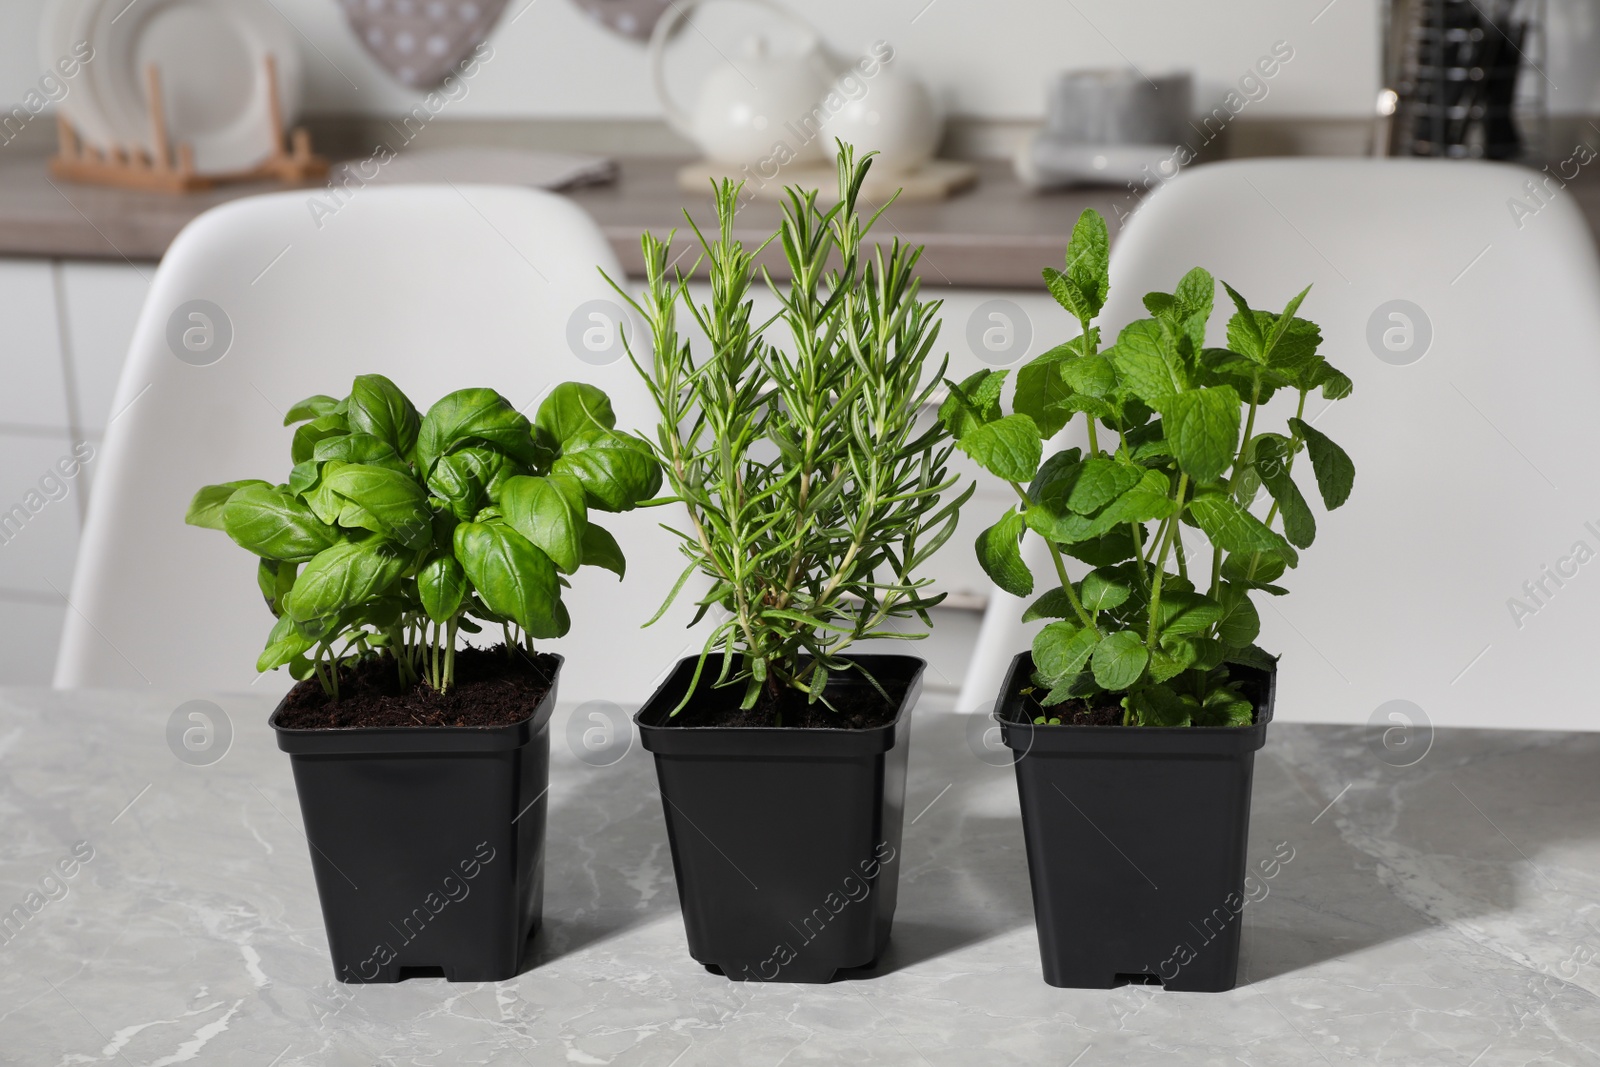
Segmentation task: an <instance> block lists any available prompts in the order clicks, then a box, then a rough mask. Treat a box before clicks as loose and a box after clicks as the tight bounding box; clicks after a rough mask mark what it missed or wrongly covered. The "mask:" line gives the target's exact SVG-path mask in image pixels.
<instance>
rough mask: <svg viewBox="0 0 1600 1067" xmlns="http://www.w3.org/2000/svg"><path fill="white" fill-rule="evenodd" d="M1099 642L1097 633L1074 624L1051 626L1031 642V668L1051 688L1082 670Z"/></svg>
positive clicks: (1068, 679) (1060, 623) (1091, 628)
mask: <svg viewBox="0 0 1600 1067" xmlns="http://www.w3.org/2000/svg"><path fill="white" fill-rule="evenodd" d="M1099 641H1100V631H1098V630H1096V629H1094V628H1093V627H1080V626H1079V625H1078V624H1077V623H1075V622H1065V621H1063V622H1053V623H1051V624H1050V625H1048V626H1046V627H1045V628H1044V629H1042V630H1040V631H1039V632H1038V633H1037V634H1036V635H1034V638H1033V665H1034V667H1036V668H1038V672H1039V674H1040V676H1042V677H1043V678H1044V679H1046V681H1047V682H1049V684H1050V686H1051V688H1055V687H1056V686H1058V685H1060V684H1062V683H1064V682H1068V681H1070V680H1071V679H1072V678H1073V677H1075V676H1076V675H1077V673H1078V672H1079V671H1081V670H1083V665H1084V664H1085V663H1088V662H1089V657H1090V655H1092V654H1093V653H1094V646H1095V645H1096V644H1098V643H1099Z"/></svg>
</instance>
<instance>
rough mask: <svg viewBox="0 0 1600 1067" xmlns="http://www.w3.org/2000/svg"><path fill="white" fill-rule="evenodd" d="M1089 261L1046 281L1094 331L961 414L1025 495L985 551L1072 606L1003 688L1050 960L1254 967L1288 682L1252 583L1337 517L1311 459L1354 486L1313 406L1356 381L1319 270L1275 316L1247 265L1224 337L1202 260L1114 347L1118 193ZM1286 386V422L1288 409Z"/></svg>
mask: <svg viewBox="0 0 1600 1067" xmlns="http://www.w3.org/2000/svg"><path fill="white" fill-rule="evenodd" d="M1066 259H1067V266H1066V269H1065V270H1064V271H1057V270H1053V269H1047V270H1046V271H1045V272H1044V273H1045V279H1046V282H1047V283H1048V285H1049V288H1050V291H1051V292H1052V293H1053V294H1054V295H1055V297H1056V299H1057V300H1058V301H1060V303H1061V304H1062V305H1063V306H1064V307H1065V308H1066V309H1067V310H1068V311H1069V312H1071V313H1072V315H1073V316H1074V317H1075V318H1076V319H1077V320H1078V321H1079V324H1080V326H1081V328H1082V332H1081V334H1080V335H1079V336H1078V337H1077V338H1075V339H1073V340H1071V341H1068V342H1066V343H1065V344H1062V345H1060V346H1058V347H1056V348H1053V349H1051V350H1049V351H1047V352H1045V353H1044V354H1043V355H1041V356H1039V357H1038V358H1036V359H1034V360H1033V361H1032V362H1030V363H1028V364H1027V365H1025V366H1023V367H1022V368H1021V369H1020V370H1019V371H1018V373H1017V379H1016V385H1015V390H1014V393H1013V399H1012V405H1011V407H1012V410H1011V411H1010V412H1009V413H1008V412H1006V411H1005V410H1004V408H1003V406H1002V404H1001V390H1002V385H1003V382H1004V378H1005V372H1004V371H982V372H980V373H978V374H975V375H973V376H972V377H970V378H968V379H967V380H966V381H964V382H961V383H960V384H955V383H951V384H950V397H949V399H948V400H947V401H946V402H945V404H944V405H943V407H942V409H941V412H940V414H941V417H942V418H943V419H944V420H945V422H946V425H947V426H948V427H949V428H950V430H951V432H952V433H953V434H954V435H955V436H956V438H957V440H958V442H959V447H960V448H961V449H962V450H963V451H965V452H966V453H967V454H968V455H970V456H971V457H972V458H973V459H974V460H976V461H977V462H978V463H979V464H980V465H981V466H983V467H984V468H985V469H986V470H987V471H988V472H989V473H991V474H993V475H995V476H996V477H999V478H1001V479H1002V480H1004V481H1005V482H1007V483H1009V484H1010V485H1011V487H1012V489H1013V490H1014V491H1015V492H1016V496H1017V500H1018V502H1017V504H1016V505H1015V506H1014V507H1012V508H1010V509H1009V510H1008V511H1007V512H1006V514H1005V515H1003V516H1001V517H1000V519H999V521H998V522H996V523H995V524H994V525H993V526H991V527H990V528H988V529H987V530H985V531H984V532H983V533H982V534H981V535H980V536H979V537H978V541H977V553H978V558H979V560H980V562H981V563H982V565H983V567H984V569H985V571H987V572H988V574H989V576H990V577H991V578H993V579H994V581H995V583H996V584H997V585H999V586H1000V587H1001V588H1002V589H1004V590H1006V591H1007V592H1009V593H1012V594H1013V595H1016V596H1019V597H1026V596H1030V595H1034V594H1036V593H1037V594H1038V596H1037V599H1035V600H1034V601H1033V602H1032V603H1031V604H1030V606H1029V607H1028V608H1027V610H1026V612H1025V613H1024V615H1023V618H1024V619H1025V620H1034V619H1049V620H1051V621H1050V622H1049V623H1048V624H1047V625H1046V626H1044V627H1043V629H1041V630H1040V631H1039V633H1038V635H1037V636H1036V637H1035V639H1034V641H1033V648H1032V649H1031V651H1027V652H1023V653H1021V654H1019V655H1018V656H1017V657H1016V659H1015V661H1014V662H1013V664H1012V668H1011V672H1010V675H1009V677H1008V678H1007V679H1006V682H1005V684H1004V686H1003V688H1002V691H1001V693H1000V694H999V699H998V701H997V704H996V711H995V716H996V718H998V719H999V721H1000V723H1001V724H1002V732H1003V734H1004V736H1005V739H1006V743H1007V744H1008V745H1009V746H1010V747H1011V748H1012V749H1013V750H1014V751H1015V752H1016V753H1017V757H1016V762H1015V767H1016V773H1017V787H1018V791H1019V794H1020V797H1021V804H1022V819H1023V829H1024V836H1025V839H1026V841H1027V848H1028V865H1029V871H1030V876H1031V879H1032V883H1033V898H1034V912H1035V916H1036V919H1037V922H1038V928H1039V944H1040V950H1041V953H1042V956H1043V961H1044V976H1045V980H1046V981H1047V982H1049V983H1050V984H1051V985H1059V986H1081V987H1109V986H1111V985H1114V984H1116V983H1117V982H1118V981H1120V980H1124V979H1126V978H1129V977H1136V976H1151V977H1153V978H1154V979H1156V980H1159V981H1160V982H1161V983H1162V984H1164V985H1165V986H1167V987H1168V988H1172V989H1187V990H1224V989H1231V988H1232V987H1233V985H1234V982H1235V980H1236V973H1237V969H1238V958H1239V931H1240V923H1239V921H1238V916H1239V912H1240V910H1241V909H1242V907H1243V905H1244V897H1243V888H1244V887H1243V882H1244V875H1245V846H1246V834H1247V831H1248V828H1249V818H1250V782H1251V770H1252V767H1253V763H1254V755H1255V751H1256V750H1257V749H1259V748H1260V747H1261V746H1262V744H1263V743H1264V741H1265V738H1266V728H1267V723H1268V722H1269V721H1270V720H1271V718H1272V707H1273V697H1274V683H1275V679H1276V660H1275V659H1274V658H1273V657H1272V656H1269V655H1268V654H1267V653H1265V652H1263V651H1262V650H1261V649H1260V648H1259V647H1257V646H1256V644H1255V640H1256V637H1257V634H1258V632H1259V630H1260V626H1261V623H1260V617H1259V615H1258V614H1257V611H1256V607H1255V604H1254V603H1253V602H1252V598H1253V597H1256V596H1258V595H1261V594H1265V595H1269V596H1282V595H1283V594H1284V593H1285V592H1287V590H1285V589H1284V588H1283V587H1282V586H1281V585H1280V584H1279V582H1280V580H1281V579H1282V577H1283V575H1284V574H1285V573H1286V571H1287V570H1288V569H1289V568H1292V567H1294V566H1296V565H1297V563H1298V561H1299V550H1300V549H1304V548H1307V547H1309V546H1310V544H1311V542H1312V539H1313V537H1314V536H1315V535H1316V518H1315V516H1314V515H1313V513H1312V510H1311V507H1310V505H1309V504H1308V503H1307V501H1306V498H1305V495H1304V494H1303V492H1302V491H1301V489H1300V487H1299V485H1298V484H1297V482H1296V481H1295V479H1294V477H1293V475H1294V474H1295V472H1296V471H1295V461H1296V459H1297V458H1298V457H1299V456H1300V455H1301V454H1302V453H1305V454H1306V456H1307V458H1308V459H1309V461H1310V465H1311V471H1312V474H1313V475H1314V476H1315V481H1316V486H1317V490H1318V492H1319V493H1320V495H1321V498H1322V502H1323V504H1324V505H1325V506H1326V507H1327V508H1328V509H1330V510H1331V509H1333V508H1337V507H1338V506H1340V505H1341V504H1343V503H1344V502H1345V499H1346V498H1347V497H1348V496H1349V495H1350V490H1351V485H1352V482H1353V480H1354V477H1355V469H1354V466H1353V465H1352V464H1351V462H1350V459H1349V457H1348V456H1347V455H1346V454H1345V453H1344V451H1343V450H1342V449H1340V448H1339V446H1338V445H1336V444H1334V443H1333V442H1332V441H1331V440H1329V439H1328V437H1327V436H1325V435H1324V434H1323V433H1322V432H1321V431H1319V430H1317V429H1316V428H1315V427H1313V426H1312V425H1311V424H1310V422H1308V421H1307V420H1306V400H1307V398H1308V397H1309V396H1310V394H1311V393H1312V392H1313V391H1315V390H1320V391H1321V393H1322V395H1323V397H1324V398H1326V399H1328V400H1336V399H1339V398H1342V397H1344V396H1347V395H1349V393H1350V391H1351V383H1350V379H1349V378H1347V377H1346V376H1345V375H1344V374H1342V373H1340V372H1339V371H1337V370H1335V369H1334V368H1333V367H1332V366H1331V365H1330V364H1329V363H1328V361H1327V360H1326V359H1324V358H1323V357H1322V356H1321V355H1320V354H1318V352H1317V348H1318V346H1319V345H1320V343H1321V333H1320V331H1319V330H1318V328H1317V327H1316V325H1315V324H1313V323H1311V322H1309V321H1307V320H1305V319H1302V318H1298V317H1296V315H1295V312H1296V311H1297V310H1298V309H1299V307H1300V303H1301V301H1302V300H1303V299H1304V298H1305V295H1306V293H1305V292H1301V293H1300V294H1299V295H1298V296H1296V297H1295V298H1294V299H1292V300H1291V301H1289V304H1288V306H1287V307H1285V308H1284V310H1283V311H1282V312H1281V313H1277V314H1273V313H1269V312H1265V311H1257V310H1255V309H1253V308H1251V307H1250V306H1249V305H1248V304H1247V303H1246V302H1245V299H1244V298H1243V297H1242V296H1240V295H1239V294H1238V293H1237V292H1235V291H1234V290H1233V289H1232V288H1231V287H1228V286H1226V284H1224V288H1225V289H1226V290H1227V293H1228V296H1229V297H1230V298H1231V300H1232V302H1233V304H1234V306H1235V309H1236V310H1235V312H1234V314H1233V315H1232V316H1231V317H1230V318H1229V320H1228V324H1227V342H1228V344H1227V347H1226V348H1214V347H1207V346H1206V328H1207V324H1208V322H1209V321H1210V320H1211V316H1212V310H1213V301H1214V297H1215V288H1216V283H1215V282H1214V281H1213V280H1212V277H1211V275H1210V274H1208V273H1206V272H1205V271H1204V270H1200V269H1198V268H1197V269H1195V270H1192V271H1190V272H1189V273H1188V274H1186V275H1185V276H1184V277H1183V279H1182V280H1181V281H1179V283H1178V285H1177V288H1176V290H1175V291H1174V292H1171V293H1150V294H1149V295H1147V296H1146V297H1145V298H1144V305H1145V308H1146V309H1147V310H1148V311H1149V312H1150V317H1149V318H1145V319H1141V320H1139V321H1136V322H1133V323H1130V324H1129V325H1127V326H1126V327H1124V328H1123V329H1122V331H1121V333H1120V334H1119V335H1118V337H1117V340H1116V343H1115V344H1112V345H1109V346H1107V347H1104V348H1102V347H1101V340H1102V338H1101V336H1100V330H1099V327H1098V326H1096V325H1095V320H1096V319H1097V318H1098V316H1099V314H1100V310H1101V308H1102V306H1103V305H1104V303H1105V298H1106V294H1107V291H1108V286H1109V279H1108V269H1107V268H1108V261H1107V236H1106V226H1105V221H1104V220H1103V219H1102V218H1101V217H1100V216H1099V215H1098V214H1096V213H1095V212H1093V211H1088V212H1085V213H1084V214H1083V216H1082V217H1080V218H1079V220H1078V224H1077V226H1076V227H1075V228H1074V230H1073V234H1072V239H1071V242H1070V244H1069V246H1068V248H1067V256H1066ZM1274 400H1276V402H1275V403H1272V404H1271V407H1270V410H1271V412H1273V413H1275V414H1281V415H1283V416H1286V421H1285V422H1284V423H1283V425H1282V427H1281V429H1270V430H1269V429H1267V428H1265V427H1264V426H1263V423H1264V422H1266V421H1267V419H1266V415H1267V413H1268V410H1269V409H1268V405H1269V402H1272V401H1274ZM1079 415H1081V416H1082V417H1083V420H1084V423H1085V429H1086V431H1087V441H1088V448H1087V449H1083V448H1076V447H1075V448H1068V449H1065V450H1063V451H1060V452H1057V453H1056V454H1054V455H1052V456H1050V457H1048V458H1045V457H1044V447H1043V446H1044V442H1045V441H1047V440H1049V439H1050V438H1051V437H1053V436H1054V435H1055V434H1056V433H1057V432H1059V431H1060V430H1061V429H1062V428H1063V427H1065V426H1066V425H1067V424H1068V423H1069V422H1070V421H1071V420H1073V419H1075V418H1077V417H1079ZM1300 470H1301V471H1303V470H1304V464H1302V465H1301V466H1300ZM1258 511H1264V515H1260V516H1258V514H1257V512H1258ZM1186 530H1189V531H1192V533H1191V534H1190V540H1189V541H1188V542H1187V543H1186V540H1185V537H1184V533H1185V531H1186ZM1029 535H1032V536H1035V537H1039V538H1042V539H1043V542H1044V545H1045V547H1046V549H1047V551H1048V555H1049V558H1050V561H1051V565H1052V566H1051V572H1050V574H1049V577H1048V578H1047V579H1046V581H1045V582H1044V583H1043V585H1042V588H1036V587H1035V576H1034V575H1033V574H1032V573H1031V571H1030V569H1029V567H1028V565H1027V563H1026V561H1025V560H1024V558H1023V554H1022V551H1021V543H1022V540H1023V538H1025V537H1028V536H1029ZM1201 537H1203V538H1204V541H1205V544H1204V545H1203V546H1202V545H1200V544H1197V543H1195V542H1196V539H1198V538H1201ZM1075 570H1076V571H1077V572H1078V574H1077V576H1076V577H1074V575H1073V572H1074V571H1075Z"/></svg>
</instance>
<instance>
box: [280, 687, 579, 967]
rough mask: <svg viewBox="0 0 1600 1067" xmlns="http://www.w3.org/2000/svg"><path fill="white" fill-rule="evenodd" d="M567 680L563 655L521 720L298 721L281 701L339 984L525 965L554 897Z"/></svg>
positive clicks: (283, 732)
mask: <svg viewBox="0 0 1600 1067" xmlns="http://www.w3.org/2000/svg"><path fill="white" fill-rule="evenodd" d="M557 659H558V661H559V659H560V657H557ZM559 679H560V668H559V663H558V667H557V672H556V677H555V678H553V679H552V680H551V684H550V690H549V692H547V693H546V694H545V696H544V699H542V700H541V701H540V702H539V704H538V706H537V707H534V708H530V709H529V714H528V717H527V718H525V719H523V720H522V721H521V722H518V723H515V724H513V725H510V726H497V727H488V728H483V727H453V726H417V727H393V728H352V729H335V730H294V729H288V728H285V727H283V726H282V725H280V724H279V722H278V716H279V714H280V713H281V711H282V706H281V705H280V706H279V709H278V710H277V711H274V712H273V714H272V718H271V719H270V720H269V722H270V724H271V726H272V728H273V729H274V730H276V731H277V735H278V747H279V748H281V749H283V751H285V752H287V753H289V761H290V764H291V765H292V766H293V768H294V784H295V791H296V792H297V793H298V794H299V798H300V814H301V818H302V820H303V821H304V823H305V832H306V839H307V840H308V841H309V843H310V846H311V869H312V872H313V873H314V875H315V876H316V881H317V896H318V897H319V898H320V899H321V902H322V919H323V923H324V925H325V926H326V928H327V932H328V948H329V950H330V952H331V954H332V956H333V969H334V974H335V975H336V976H337V977H338V979H339V980H340V981H342V982H358V983H359V982H398V981H402V980H404V979H406V978H420V977H442V978H447V979H449V980H450V981H452V982H496V981H502V980H504V979H507V978H512V977H514V976H515V975H516V974H517V973H518V970H519V967H520V965H521V961H522V953H523V950H524V947H525V945H526V943H527V941H528V938H529V937H531V936H532V935H533V933H534V932H535V931H536V930H537V929H538V926H539V919H540V914H541V911H542V909H543V904H544V835H545V810H546V807H547V798H546V796H545V792H546V789H547V787H548V785H549V771H550V730H549V724H550V714H551V712H552V711H553V710H554V709H555V703H556V682H557V681H559Z"/></svg>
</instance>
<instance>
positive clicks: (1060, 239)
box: [0, 152, 1136, 289]
mask: <svg viewBox="0 0 1600 1067" xmlns="http://www.w3.org/2000/svg"><path fill="white" fill-rule="evenodd" d="M680 163H681V161H677V160H663V159H623V160H622V161H621V176H620V178H619V180H618V181H617V182H615V183H613V184H611V185H605V186H595V187H590V188H582V189H576V190H573V191H572V192H571V194H570V195H571V196H572V198H573V199H574V200H575V201H577V202H578V203H579V204H582V205H583V207H584V208H585V210H587V211H588V212H589V213H590V214H591V215H593V216H594V218H595V220H596V221H597V222H598V223H599V224H600V227H601V229H602V230H604V232H605V234H606V237H607V238H608V239H609V240H610V241H611V244H612V247H613V248H614V249H616V252H617V256H618V258H619V259H621V261H622V263H623V266H624V268H625V269H627V270H628V271H629V272H631V273H638V272H639V271H640V269H641V262H642V261H641V258H640V254H639V235H640V233H641V232H642V231H643V230H645V229H653V230H656V231H657V232H659V233H660V234H662V235H665V233H666V231H668V230H670V229H672V228H673V227H679V228H680V229H681V228H682V227H683V209H684V208H685V207H686V206H688V207H694V208H695V210H696V212H697V217H699V218H701V219H709V218H710V217H711V195H710V191H709V187H708V190H707V192H706V194H705V195H704V196H695V195H692V194H687V193H684V192H682V191H680V190H679V189H678V186H677V182H676V172H677V169H678V167H679V165H680ZM981 171H982V174H981V178H980V182H979V185H978V186H977V187H976V188H975V189H973V190H971V191H969V192H966V193H963V194H960V195H958V196H956V197H954V198H952V199H950V200H947V201H939V202H932V203H916V204H912V203H905V204H895V205H894V206H893V207H891V208H890V210H889V212H888V213H887V214H886V215H885V216H884V220H883V222H882V223H880V227H881V229H882V232H883V233H884V234H885V235H886V236H895V235H899V236H902V237H903V238H904V239H905V240H908V241H910V242H912V243H916V244H923V245H926V246H927V251H926V253H925V254H924V258H923V263H924V265H925V266H924V270H923V275H924V276H925V278H926V283H927V284H933V285H955V286H972V287H998V288H1028V289H1033V288H1038V289H1042V288H1043V282H1042V281H1041V280H1040V277H1039V271H1040V269H1041V268H1043V267H1045V266H1048V265H1052V264H1055V263H1057V262H1058V261H1059V260H1060V259H1061V258H1062V255H1063V253H1064V251H1065V248H1066V243H1067V237H1068V236H1069V235H1070V234H1071V232H1072V224H1073V223H1074V222H1075V221H1076V220H1077V217H1078V214H1079V213H1080V212H1081V211H1082V210H1083V209H1084V208H1086V207H1095V208H1098V209H1099V210H1100V211H1101V212H1103V213H1104V214H1106V216H1107V217H1108V218H1115V216H1116V211H1117V208H1118V206H1119V205H1120V206H1121V209H1122V210H1123V211H1124V212H1126V211H1130V210H1132V207H1133V205H1134V204H1135V202H1136V201H1135V200H1134V199H1133V198H1132V194H1131V193H1128V192H1127V190H1122V191H1121V193H1120V194H1119V192H1118V191H1117V190H1105V189H1101V190H1087V191H1076V192H1069V193H1060V194H1052V195H1048V196H1035V195H1034V194H1032V193H1029V192H1028V191H1027V190H1025V189H1023V188H1022V187H1021V186H1020V185H1019V184H1018V183H1017V181H1016V179H1015V178H1014V177H1013V176H1012V174H1011V169H1010V166H1009V164H1005V163H1000V162H994V161H989V162H984V163H982V164H981ZM280 188H281V187H280V186H271V185H238V186H228V187H224V188H221V189H216V190H211V191H208V192H202V193H194V194H190V195H185V196H173V195H169V194H162V193H147V192H137V191H131V190H121V189H108V188H103V187H99V186H88V185H72V184H69V183H66V182H60V181H56V180H55V179H53V178H51V177H50V176H49V174H48V173H47V171H46V168H45V159H44V157H43V156H39V155H24V154H20V153H19V154H15V155H12V154H8V153H5V152H0V256H47V257H52V258H88V259H112V260H118V261H121V260H127V261H148V260H156V259H159V258H161V256H162V254H163V253H165V251H166V249H167V246H168V245H169V244H171V243H172V239H173V238H174V237H176V236H177V234H178V231H179V230H181V229H182V228H183V227H184V225H186V224H187V223H188V222H189V221H190V220H191V219H192V218H194V217H195V216H196V215H198V214H200V213H201V212H202V211H205V210H207V209H208V208H211V207H214V206H216V205H217V204H220V203H224V202H226V201H228V200H232V199H235V198H237V197H240V196H246V195H250V194H253V193H261V192H272V191H276V190H278V189H280ZM315 188H317V187H316V186H312V187H308V196H309V193H310V191H311V190H314V189H315ZM308 210H309V208H308ZM778 217H779V216H778V207H777V205H776V204H774V203H770V202H766V201H757V202H755V203H752V204H751V205H750V207H749V208H748V209H747V210H746V211H744V212H743V213H742V215H741V219H742V221H743V223H744V224H745V225H746V226H747V227H748V235H749V237H750V238H752V239H753V240H755V241H757V242H759V241H761V240H763V239H765V238H766V236H767V235H768V234H770V233H771V232H772V230H773V229H774V228H776V225H777V222H778ZM772 251H774V250H770V249H769V252H772ZM779 258H780V257H777V256H775V255H773V256H769V257H768V258H765V259H763V260H762V262H764V263H768V264H769V265H776V264H777V262H778V259H779Z"/></svg>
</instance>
